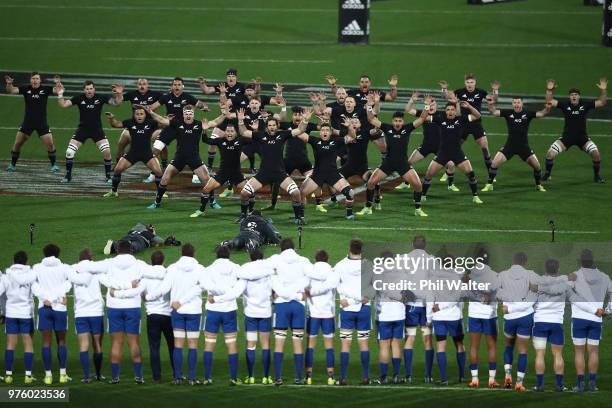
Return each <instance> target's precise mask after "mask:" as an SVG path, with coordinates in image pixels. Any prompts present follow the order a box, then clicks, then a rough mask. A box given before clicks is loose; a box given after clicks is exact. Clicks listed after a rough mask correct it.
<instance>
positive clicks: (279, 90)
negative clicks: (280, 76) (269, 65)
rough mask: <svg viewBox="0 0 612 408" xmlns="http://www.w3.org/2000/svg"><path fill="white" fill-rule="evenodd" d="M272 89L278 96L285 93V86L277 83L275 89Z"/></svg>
mask: <svg viewBox="0 0 612 408" xmlns="http://www.w3.org/2000/svg"><path fill="white" fill-rule="evenodd" d="M272 89H274V92H276V94H277V95H280V94H282V93H283V84H281V83H278V82H277V83H276V84H274V88H272Z"/></svg>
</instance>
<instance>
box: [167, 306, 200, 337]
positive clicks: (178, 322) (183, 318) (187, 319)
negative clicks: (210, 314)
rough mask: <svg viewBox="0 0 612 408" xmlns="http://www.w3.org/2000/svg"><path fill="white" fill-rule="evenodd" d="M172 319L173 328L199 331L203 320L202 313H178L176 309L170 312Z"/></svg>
mask: <svg viewBox="0 0 612 408" xmlns="http://www.w3.org/2000/svg"><path fill="white" fill-rule="evenodd" d="M170 319H171V321H172V328H173V329H176V330H183V331H186V332H199V331H200V322H201V321H202V314H201V313H193V314H186V313H178V312H177V311H176V310H172V313H171V314H170Z"/></svg>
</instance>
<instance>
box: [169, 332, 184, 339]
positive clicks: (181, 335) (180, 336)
mask: <svg viewBox="0 0 612 408" xmlns="http://www.w3.org/2000/svg"><path fill="white" fill-rule="evenodd" d="M172 334H173V335H174V338H175V339H184V338H185V332H184V331H183V330H173V331H172Z"/></svg>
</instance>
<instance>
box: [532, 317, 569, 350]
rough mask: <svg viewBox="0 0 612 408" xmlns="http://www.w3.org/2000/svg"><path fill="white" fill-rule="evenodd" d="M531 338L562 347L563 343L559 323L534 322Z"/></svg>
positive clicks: (561, 326) (561, 327)
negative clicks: (544, 340)
mask: <svg viewBox="0 0 612 408" xmlns="http://www.w3.org/2000/svg"><path fill="white" fill-rule="evenodd" d="M533 338H534V339H535V338H539V339H546V340H548V342H549V343H550V344H555V345H557V346H562V345H563V343H565V341H564V340H565V336H564V334H563V325H562V324H561V323H548V322H536V323H535V324H534V325H533Z"/></svg>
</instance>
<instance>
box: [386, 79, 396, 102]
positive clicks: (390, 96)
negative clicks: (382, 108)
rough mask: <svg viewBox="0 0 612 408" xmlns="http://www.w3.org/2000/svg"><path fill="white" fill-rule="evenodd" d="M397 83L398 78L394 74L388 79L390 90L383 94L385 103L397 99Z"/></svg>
mask: <svg viewBox="0 0 612 408" xmlns="http://www.w3.org/2000/svg"><path fill="white" fill-rule="evenodd" d="M397 81H398V77H397V75H396V74H393V75H391V79H389V81H388V82H389V87H390V88H391V92H389V93H388V94H385V102H393V101H394V100H395V98H397Z"/></svg>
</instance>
